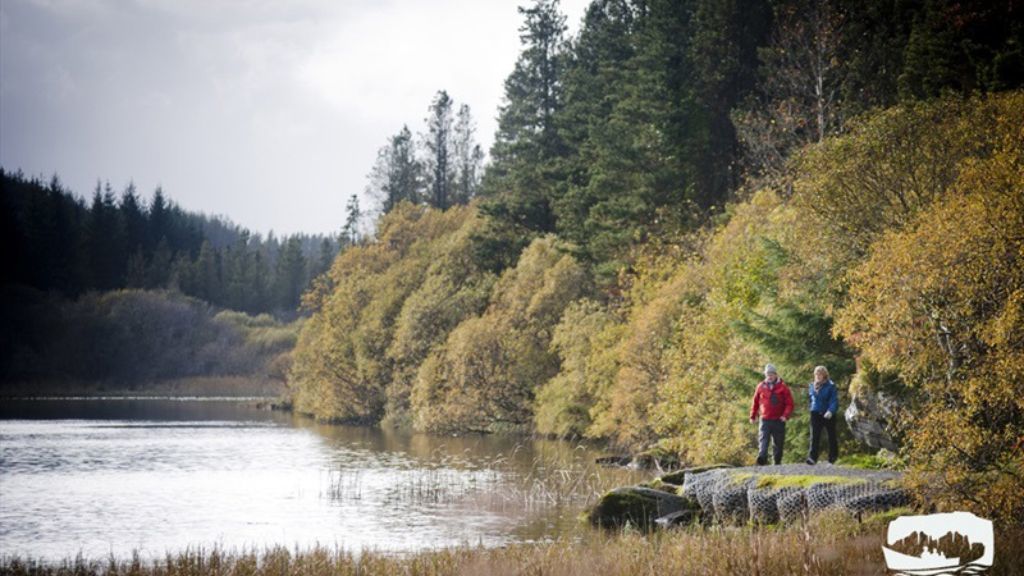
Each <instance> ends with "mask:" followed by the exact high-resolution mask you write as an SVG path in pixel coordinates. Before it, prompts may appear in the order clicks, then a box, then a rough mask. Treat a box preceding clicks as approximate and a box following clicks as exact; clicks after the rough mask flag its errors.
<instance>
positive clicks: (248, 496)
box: [0, 399, 650, 560]
mask: <svg viewBox="0 0 1024 576" xmlns="http://www.w3.org/2000/svg"><path fill="white" fill-rule="evenodd" d="M599 455H601V452H599V451H597V450H595V449H593V448H592V447H588V446H585V445H580V444H574V443H569V442H559V441H549V440H532V439H528V438H521V437H501V436H478V435H473V436H457V437H456V436H451V437H443V436H430V435H425V434H415V433H411V432H404V431H396V430H388V429H380V428H370V427H354V426H333V425H320V424H316V423H314V422H312V421H311V420H308V419H306V418H303V417H299V416H295V415H292V414H288V413H280V412H271V411H268V410H263V409H259V408H258V407H257V404H256V403H255V402H253V401H246V402H240V401H237V400H223V399H222V400H197V399H191V400H176V399H159V400H144V399H102V400H91V399H79V400H0V554H6V555H13V554H17V555H19V556H21V557H33V558H40V559H47V560H59V559H63V558H66V557H70V556H75V555H77V554H79V553H82V554H83V555H85V556H86V557H88V558H101V557H107V556H109V555H113V556H115V557H118V558H124V557H129V556H131V554H132V553H133V552H138V553H140V554H141V555H142V556H143V557H144V558H152V557H157V556H161V555H163V554H165V553H167V552H172V553H173V552H177V551H182V550H184V549H186V548H190V547H191V548H193V549H195V548H197V547H204V548H206V549H209V548H211V547H214V546H217V547H220V548H223V549H242V548H251V547H258V548H262V547H264V546H273V545H285V546H288V547H293V546H298V547H300V548H307V547H311V546H314V545H316V544H320V545H326V546H331V547H334V546H339V547H344V548H346V549H350V550H362V549H370V548H372V549H376V550H386V551H395V552H405V551H416V550H421V549H425V548H437V547H445V546H453V545H462V544H469V545H484V546H500V545H503V544H506V543H510V542H532V541H544V540H549V539H552V538H555V537H558V536H564V535H571V534H574V533H576V532H577V531H580V530H585V529H586V528H585V527H581V526H580V523H579V521H578V516H579V514H580V512H581V511H582V510H583V509H584V507H585V506H586V505H587V504H589V503H592V502H593V500H594V498H595V497H596V496H597V495H598V494H599V493H600V492H602V491H604V490H606V489H609V488H611V487H613V486H616V485H622V484H626V483H631V482H637V481H639V480H641V479H643V478H647V477H649V476H650V473H642V472H636V471H629V470H623V469H610V468H601V467H598V466H596V465H595V464H594V463H593V461H594V458H596V457H597V456H599Z"/></svg>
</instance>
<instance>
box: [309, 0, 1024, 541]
mask: <svg viewBox="0 0 1024 576" xmlns="http://www.w3.org/2000/svg"><path fill="white" fill-rule="evenodd" d="M1019 9H1020V7H1019V6H1016V5H1015V3H1013V2H1010V3H990V2H955V3H954V2H942V1H922V2H892V1H884V0H870V1H868V2H861V1H858V2H846V1H833V2H809V1H806V0H786V1H775V2H765V1H749V2H718V1H710V0H686V1H671V2H669V1H667V0H666V1H657V0H655V1H640V0H637V1H623V0H598V1H595V2H593V3H592V4H591V5H590V7H589V8H588V10H587V12H586V16H585V18H584V19H583V22H582V26H581V28H580V30H579V32H578V33H577V34H576V35H575V36H573V37H571V38H566V37H565V31H566V27H565V21H564V18H563V17H562V16H561V15H560V13H559V11H558V5H557V2H553V1H549V0H540V1H538V2H535V3H534V4H532V5H531V6H529V7H526V8H522V9H521V14H522V16H523V20H524V22H523V25H522V27H521V29H520V31H521V39H522V42H523V49H522V52H521V54H520V58H519V60H518V61H517V63H516V66H515V68H514V70H513V71H512V73H511V74H510V75H509V77H508V79H507V80H506V83H505V95H506V97H505V102H504V104H503V106H502V108H501V110H500V114H499V131H498V134H497V135H496V139H495V144H494V146H493V148H492V150H491V158H490V163H489V164H488V166H487V167H486V169H485V171H484V174H483V178H482V182H481V188H480V193H479V195H478V198H477V199H475V200H473V201H471V202H470V203H469V204H468V205H459V206H454V207H451V208H448V209H447V210H440V209H438V208H435V207H433V206H431V205H430V204H429V203H425V202H422V201H421V202H419V203H411V202H397V203H395V205H394V206H391V207H389V208H390V209H389V210H387V211H386V213H385V214H384V215H383V216H382V217H381V219H380V220H379V221H378V224H377V231H376V236H375V238H374V239H373V240H372V241H370V242H368V243H367V244H366V245H364V246H360V247H356V248H353V249H351V250H346V251H345V252H343V253H341V254H340V255H339V256H338V257H337V258H336V259H335V260H334V262H333V264H332V266H331V269H330V271H329V272H328V273H327V274H326V275H325V276H324V277H322V278H321V279H320V280H319V281H318V282H315V283H314V287H313V289H312V290H310V291H309V292H308V293H307V294H306V295H305V296H304V303H305V305H306V306H307V307H308V308H309V309H310V310H311V311H312V312H313V313H312V316H311V317H310V318H309V319H308V321H307V322H306V324H305V325H304V326H303V328H302V331H301V333H300V335H299V340H298V344H297V347H296V349H295V353H294V364H293V366H292V368H291V371H290V376H289V385H290V388H291V393H292V395H293V399H294V402H295V406H296V408H297V409H298V410H300V411H302V412H307V413H310V414H313V415H315V416H317V417H319V418H321V419H325V420H345V421H361V422H381V421H390V422H399V423H408V424H411V425H412V426H414V427H416V428H418V429H422V430H429V431H444V432H453V431H501V430H518V431H533V432H536V433H540V434H545V435H558V436H574V437H579V436H582V437H592V438H601V439H608V440H611V441H613V442H615V443H616V444H618V445H620V446H623V447H628V448H631V449H645V448H650V447H651V446H655V447H657V448H658V449H661V450H668V451H672V452H674V453H676V454H678V455H679V456H681V457H682V459H683V460H684V461H687V462H695V463H699V462H705V463H706V462H719V461H728V462H737V463H749V462H750V461H752V458H753V452H752V450H751V449H750V446H751V442H752V440H753V438H754V436H755V434H754V432H753V431H752V429H751V428H750V425H749V423H748V421H747V418H746V412H747V410H748V409H749V396H750V393H751V389H752V387H753V384H754V383H756V381H757V378H758V373H757V370H758V368H759V367H760V366H763V365H764V363H765V362H766V361H772V362H773V363H775V364H776V365H777V366H779V369H780V373H781V374H782V376H783V378H784V379H786V380H788V381H791V382H793V383H794V384H796V385H797V386H798V390H799V387H800V386H802V385H803V384H804V383H805V382H806V381H809V380H810V378H811V368H812V367H813V366H814V365H816V364H826V365H828V366H829V368H830V370H831V372H832V376H833V379H834V380H836V382H837V383H839V384H840V386H841V388H843V391H844V399H843V403H844V406H845V404H846V403H848V402H849V398H848V397H845V394H846V388H847V387H849V388H850V390H851V391H853V392H856V393H860V394H865V393H873V392H883V393H885V394H887V395H888V397H890V398H897V399H898V405H899V410H898V414H897V417H896V418H895V422H894V423H893V432H894V434H896V435H897V437H898V439H899V441H900V442H901V445H902V454H901V457H902V458H904V459H905V461H906V462H907V465H908V469H909V475H908V477H909V481H910V482H911V483H912V484H914V485H915V486H916V487H917V488H918V489H919V493H921V494H923V495H925V496H926V497H928V498H930V501H931V502H933V503H937V504H939V505H942V506H951V507H958V508H959V509H969V510H973V511H976V512H978V513H979V514H984V515H987V516H989V517H998V518H1004V519H1011V520H1012V519H1017V520H1018V521H1019V519H1020V518H1022V517H1024V454H1022V452H1021V451H1022V447H1021V444H1020V438H1022V437H1024V340H1022V339H1021V336H1020V335H1021V334H1024V235H1022V234H1021V230H1024V193H1022V190H1024V146H1022V144H1021V143H1022V142H1024V132H1022V130H1024V92H1021V91H1019V90H1014V89H1016V88H1019V87H1020V86H1021V85H1022V83H1024V65H1022V64H1024V59H1022V51H1021V50H1022V42H1021V39H1022V29H1024V28H1022V18H1021V17H1020V15H1019ZM855 359H856V361H855ZM806 418H807V415H806V411H805V410H800V411H799V415H798V417H797V422H796V425H795V426H793V427H792V428H793V429H794V431H800V432H802V431H803V430H805V429H806V428H807V426H806V422H805V421H804V420H805V419H806ZM788 436H789V437H788V438H787V441H788V442H789V443H790V444H791V446H790V448H789V450H788V453H789V455H790V456H791V457H794V458H795V457H797V456H798V455H799V454H800V453H801V452H802V451H803V447H804V446H805V444H804V443H805V442H806V439H805V438H804V437H801V434H799V433H797V434H790V435H788ZM848 442H850V443H851V444H852V440H849V439H848ZM851 448H852V449H856V447H854V446H851Z"/></svg>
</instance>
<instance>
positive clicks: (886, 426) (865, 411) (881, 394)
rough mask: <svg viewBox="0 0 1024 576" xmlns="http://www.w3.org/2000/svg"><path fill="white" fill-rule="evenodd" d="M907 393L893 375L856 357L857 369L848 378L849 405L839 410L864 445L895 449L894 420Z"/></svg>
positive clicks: (904, 402)
mask: <svg viewBox="0 0 1024 576" xmlns="http://www.w3.org/2000/svg"><path fill="white" fill-rule="evenodd" d="M909 396H910V391H909V390H907V388H906V387H904V386H903V385H902V384H901V383H900V381H899V379H898V378H897V377H896V376H894V375H892V374H887V373H884V372H880V371H878V370H875V369H874V368H873V367H872V366H871V364H870V363H868V362H867V361H860V360H858V362H857V373H856V374H855V375H854V377H853V379H852V380H851V381H850V405H849V406H847V408H846V412H844V414H843V415H844V416H845V418H846V425H847V426H848V427H849V428H850V432H851V433H852V434H853V436H854V437H855V438H857V439H858V440H860V441H861V442H863V443H865V444H867V445H868V446H870V447H872V448H874V449H876V450H877V449H880V448H884V449H886V450H891V451H896V450H897V449H898V448H899V439H898V435H897V434H896V426H895V423H896V420H897V418H898V415H899V411H900V408H901V406H904V405H905V404H907V402H908V401H909Z"/></svg>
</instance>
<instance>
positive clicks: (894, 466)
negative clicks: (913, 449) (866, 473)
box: [837, 454, 902, 470]
mask: <svg viewBox="0 0 1024 576" xmlns="http://www.w3.org/2000/svg"><path fill="white" fill-rule="evenodd" d="M837 463H838V464H839V465H840V466H849V467H851V468H862V469H864V470H898V469H900V468H901V467H902V462H901V461H900V460H899V459H898V458H892V459H886V458H882V457H880V456H878V455H876V454H848V455H846V456H843V457H842V458H840V459H839V461H838V462H837Z"/></svg>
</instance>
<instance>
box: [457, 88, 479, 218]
mask: <svg viewBox="0 0 1024 576" xmlns="http://www.w3.org/2000/svg"><path fill="white" fill-rule="evenodd" d="M475 132H476V124H475V123H474V122H473V116H472V114H471V113H470V111H469V105H467V104H463V105H462V106H459V113H458V115H457V116H456V120H455V127H454V131H453V134H452V136H453V138H452V152H453V156H454V163H455V180H454V194H453V196H452V201H453V203H455V204H468V203H469V201H470V200H471V199H472V198H473V197H474V196H476V193H477V189H478V188H479V187H480V172H481V168H482V164H483V159H484V153H483V150H482V149H481V148H480V145H479V144H477V143H476V141H475V137H474V133H475Z"/></svg>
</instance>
